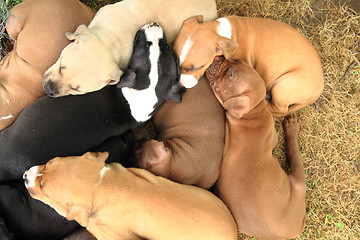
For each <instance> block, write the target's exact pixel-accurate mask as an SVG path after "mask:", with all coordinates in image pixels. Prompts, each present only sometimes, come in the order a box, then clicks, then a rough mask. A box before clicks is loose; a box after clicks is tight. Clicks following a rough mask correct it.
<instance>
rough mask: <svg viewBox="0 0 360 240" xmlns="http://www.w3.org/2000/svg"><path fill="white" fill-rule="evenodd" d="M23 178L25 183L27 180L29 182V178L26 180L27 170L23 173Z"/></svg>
mask: <svg viewBox="0 0 360 240" xmlns="http://www.w3.org/2000/svg"><path fill="white" fill-rule="evenodd" d="M23 179H24V181H25V183H28V182H29V180H28V171H26V172H25V173H24V175H23Z"/></svg>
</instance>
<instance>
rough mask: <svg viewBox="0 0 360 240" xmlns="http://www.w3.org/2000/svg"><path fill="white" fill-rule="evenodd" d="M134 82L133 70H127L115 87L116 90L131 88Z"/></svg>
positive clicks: (134, 74)
mask: <svg viewBox="0 0 360 240" xmlns="http://www.w3.org/2000/svg"><path fill="white" fill-rule="evenodd" d="M135 82H136V73H135V71H134V70H132V69H129V68H127V69H126V70H125V72H124V74H123V75H122V76H121V79H120V82H119V83H118V84H117V85H116V86H117V87H118V88H122V87H128V88H133V87H134V86H135Z"/></svg>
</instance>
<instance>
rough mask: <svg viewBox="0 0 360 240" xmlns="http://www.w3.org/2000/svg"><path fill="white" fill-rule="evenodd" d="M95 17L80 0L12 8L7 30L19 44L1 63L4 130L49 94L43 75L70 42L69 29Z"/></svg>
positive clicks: (40, 0) (36, 1) (29, 1)
mask: <svg viewBox="0 0 360 240" xmlns="http://www.w3.org/2000/svg"><path fill="white" fill-rule="evenodd" d="M93 16H94V13H93V12H92V10H91V9H90V8H88V7H86V6H85V5H84V4H82V3H81V2H79V1H78V0H61V1H59V0H26V1H24V2H22V3H21V4H19V5H17V6H15V7H14V8H13V9H12V10H11V13H10V15H9V19H8V24H7V27H6V30H7V32H8V34H9V36H10V37H11V38H12V39H14V40H15V43H14V48H13V50H12V51H11V52H10V53H9V54H8V55H7V56H6V57H5V58H4V59H3V60H2V61H1V63H0V130H2V129H4V128H6V127H8V126H9V125H10V124H12V123H13V122H14V121H15V119H16V117H17V116H18V115H19V113H20V112H21V111H22V110H23V109H24V108H25V107H26V106H28V105H30V103H32V102H34V101H35V100H36V99H38V98H40V97H41V96H42V95H44V94H45V93H44V90H43V89H42V78H43V74H44V72H45V71H46V69H48V68H49V67H50V66H51V65H52V64H54V62H55V61H56V59H57V58H58V57H59V56H60V53H61V50H62V49H63V48H64V47H65V46H66V45H67V44H68V43H70V41H69V40H67V38H66V37H65V32H67V31H74V30H75V29H76V27H77V26H78V25H80V24H89V22H90V21H91V20H92V18H93Z"/></svg>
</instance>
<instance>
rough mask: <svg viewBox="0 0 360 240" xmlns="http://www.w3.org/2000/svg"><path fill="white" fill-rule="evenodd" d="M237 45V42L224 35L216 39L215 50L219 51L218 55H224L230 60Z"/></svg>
mask: <svg viewBox="0 0 360 240" xmlns="http://www.w3.org/2000/svg"><path fill="white" fill-rule="evenodd" d="M238 46H239V44H238V43H237V42H235V41H233V40H231V39H228V38H225V37H221V38H220V39H219V41H218V47H217V48H216V52H217V53H219V55H224V57H225V58H226V59H227V60H230V59H231V57H232V56H233V55H234V53H235V51H236V49H237V48H238Z"/></svg>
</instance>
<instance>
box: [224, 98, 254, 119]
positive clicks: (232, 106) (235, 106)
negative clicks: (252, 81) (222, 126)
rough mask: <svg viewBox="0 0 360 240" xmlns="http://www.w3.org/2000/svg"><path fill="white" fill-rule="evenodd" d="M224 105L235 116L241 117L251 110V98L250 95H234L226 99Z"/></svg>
mask: <svg viewBox="0 0 360 240" xmlns="http://www.w3.org/2000/svg"><path fill="white" fill-rule="evenodd" d="M223 107H224V108H225V109H226V110H227V111H228V113H229V114H230V115H231V116H233V117H235V118H241V117H242V116H243V115H244V114H246V113H248V112H249V110H250V98H249V96H237V97H233V98H230V99H228V100H226V101H225V102H224V103H223Z"/></svg>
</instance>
